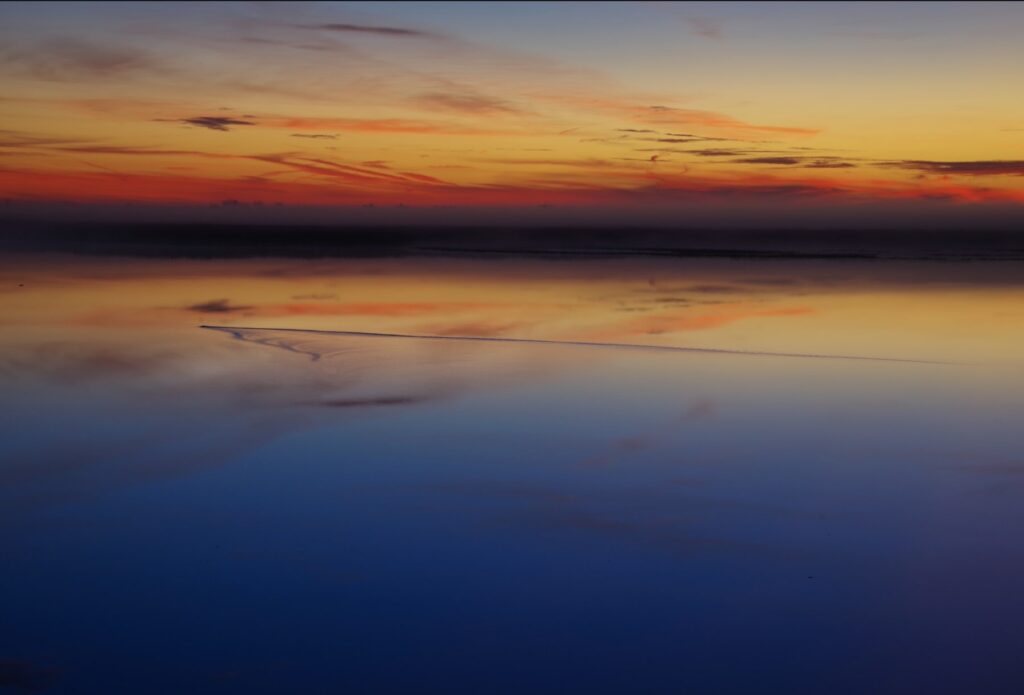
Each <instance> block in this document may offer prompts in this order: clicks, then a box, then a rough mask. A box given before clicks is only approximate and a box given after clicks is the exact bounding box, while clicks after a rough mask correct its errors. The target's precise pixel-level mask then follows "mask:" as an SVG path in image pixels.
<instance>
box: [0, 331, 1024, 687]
mask: <svg viewBox="0 0 1024 695" xmlns="http://www.w3.org/2000/svg"><path fill="white" fill-rule="evenodd" d="M119 330H122V332H121V333H118V339H119V341H121V343H122V344H126V343H131V344H133V345H135V346H136V347H137V346H139V345H145V346H148V347H147V350H148V351H146V350H142V351H141V352H140V351H139V350H135V351H134V352H132V351H127V352H124V353H123V354H122V353H117V352H116V351H113V350H114V348H111V347H110V346H109V344H107V346H106V347H105V348H103V349H104V350H107V352H102V351H100V352H97V350H99V348H94V349H87V348H86V346H85V345H84V344H83V345H81V346H80V347H81V353H80V354H79V353H77V352H74V351H71V352H68V351H67V350H65V352H62V353H60V354H59V355H57V356H54V354H52V353H49V352H46V351H42V350H37V351H36V352H35V353H31V352H30V353H25V352H18V351H16V350H15V348H13V347H8V348H7V350H8V361H7V362H6V363H5V364H6V366H7V368H6V369H5V371H4V380H5V382H6V384H7V386H6V387H5V389H4V391H3V396H2V403H3V412H4V413H5V415H4V416H3V420H2V423H0V434H2V436H3V441H4V442H5V444H4V450H5V452H6V453H5V455H4V463H3V467H2V468H0V476H2V477H0V484H2V488H0V504H2V507H0V509H2V511H0V522H2V526H0V529H2V530H0V553H2V555H0V556H2V563H3V571H2V573H0V596H2V597H3V599H2V601H3V608H2V610H0V685H7V686H9V687H10V688H11V689H12V691H16V690H18V689H19V688H20V689H21V690H25V691H29V690H32V689H37V690H45V691H46V692H53V693H76V694H77V693H246V694H249V693H285V692H288V693H341V692H358V693H380V692H431V693H433V692H438V693H451V692H460V693H461V692H466V693H562V692H587V693H591V692H593V693H750V692H758V693H761V692H764V693H968V692H970V693H1017V692H1021V691H1022V689H1024V667H1022V666H1021V661H1020V657H1019V646H1020V644H1021V641H1022V638H1024V596H1022V593H1021V588H1020V587H1021V586H1024V583H1022V582H1024V504H1022V503H1024V439H1022V438H1021V436H1020V425H1021V422H1022V421H1024V420H1022V418H1021V416H1022V414H1024V391H1022V390H1021V389H1019V388H1016V385H1017V384H1019V381H1017V378H1018V375H1019V372H1016V371H1012V370H1011V371H1006V370H1004V369H997V368H993V367H990V366H986V365H965V364H960V363H957V364H945V363H940V364H907V363H890V362H884V361H879V362H875V361H856V360H853V361H851V360H830V359H802V358H795V357H772V356H764V355H735V354H699V353H673V352H659V353H652V352H649V351H637V350H629V349H602V348H599V347H596V348H595V347H579V346H562V345H549V344H504V343H493V344H492V343H487V342H482V343H445V344H444V345H438V344H436V342H429V341H417V340H416V339H410V338H387V337H367V336H336V335H328V334H308V335H302V336H299V337H296V336H295V335H294V334H289V333H287V332H281V331H273V330H268V331H263V332H260V331H255V332H253V333H252V334H250V336H249V337H250V338H253V339H250V340H237V339H234V338H232V336H231V335H229V334H227V333H224V332H217V331H209V330H203V329H201V328H198V327H197V326H196V325H191V326H182V327H179V328H176V329H175V332H174V334H175V335H177V336H178V338H179V339H180V343H174V345H175V347H174V348H173V350H170V348H167V347H166V345H168V344H169V343H168V342H167V338H166V336H165V335H164V334H163V333H160V334H159V335H154V334H151V333H147V331H152V329H148V328H130V329H119ZM256 339H259V340H256ZM133 341H134V342H133ZM260 341H262V342H260ZM299 342H301V344H302V346H303V349H304V350H305V351H307V354H303V353H302V352H295V351H292V350H288V349H282V346H285V347H287V346H289V345H295V344H298V343H299ZM90 350H91V351H90ZM167 350H170V352H167ZM310 351H311V352H315V353H316V354H321V355H323V356H322V357H321V358H320V359H319V360H315V361H314V360H312V359H310V357H309V354H308V352H310ZM33 354H34V356H35V359H34V360H33V359H30V355H33ZM97 355H99V356H97ZM4 679H6V680H4Z"/></svg>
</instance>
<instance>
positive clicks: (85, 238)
mask: <svg viewBox="0 0 1024 695" xmlns="http://www.w3.org/2000/svg"><path fill="white" fill-rule="evenodd" d="M0 251H4V252H44V253H45V252H54V253H71V254H82V255H108V256H129V257H155V258H247V257H286V258H321V257H323V258H344V257H377V256H458V257H463V256H483V257H502V256H504V257H516V256H523V257H545V258H552V259H586V258H604V259H607V258H616V257H636V256H640V257H644V256H654V257H663V258H672V257H677V258H737V259H748V260H757V259H766V260H767V259H778V260H792V259H814V260H887V259H901V260H936V261H951V262H955V261H981V260H984V261H989V260H995V261H1000V260H1024V233H1016V232H1005V231H966V230H964V231H948V230H946V231H918V230H914V231H908V230H861V231H852V230H824V229H822V230H784V229H780V230H721V229H716V230H706V229H685V230H683V229H649V228H625V227H623V228H585V227H537V228H519V229H516V228H504V227H482V226H464V227H450V226H449V227H434V226H430V227H426V226H425V227H411V226H393V227H384V226H381V227H373V226H322V225H321V226H317V225H280V224H274V225H250V224H244V225H243V224H187V223H167V224H149V223H124V222H120V223H98V222H88V223H84V222H83V223H69V222H49V223H47V222H40V221H36V220H17V219H8V220H0Z"/></svg>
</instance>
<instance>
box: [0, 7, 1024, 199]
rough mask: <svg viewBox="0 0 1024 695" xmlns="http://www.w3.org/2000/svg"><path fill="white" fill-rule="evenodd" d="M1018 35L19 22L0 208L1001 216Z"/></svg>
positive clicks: (684, 25)
mask: <svg viewBox="0 0 1024 695" xmlns="http://www.w3.org/2000/svg"><path fill="white" fill-rule="evenodd" d="M1021 36H1024V5H1021V4H1018V3H972V4H968V3H892V4H886V3H822V4H811V3H654V2H640V3H628V4H627V3H431V2H409V3H331V2H325V3H273V2H270V3H241V2H240V3H209V4H207V3H181V4H175V3H66V4H64V3H13V2H8V3H2V4H0V85H2V88H0V198H4V199H7V200H9V201H25V200H28V201H54V200H59V201H78V202H103V203H123V202H134V203H137V202H145V203H161V204H210V203H222V202H223V201H225V200H232V201H241V202H245V203H256V202H260V203H264V204H273V203H283V204H286V205H300V206H328V207H330V206H338V207H339V208H343V207H349V208H351V207H359V206H368V205H374V206H384V207H387V206H397V205H405V206H410V207H422V206H429V207H436V206H445V207H448V208H454V209H458V208H470V207H472V208H477V209H479V208H481V207H483V208H506V207H536V206H552V207H556V208H571V209H584V210H588V211H595V210H596V211H599V212H600V211H601V210H606V209H612V208H614V209H616V210H646V211H650V210H652V209H653V210H657V211H662V212H665V213H666V214H669V213H672V212H682V211H686V210H690V211H700V210H705V211H707V210H714V209H717V208H719V207H721V206H723V205H729V206H733V207H735V206H741V207H744V206H745V208H746V209H747V210H753V211H756V210H758V209H760V208H759V206H772V205H798V206H808V207H813V208H815V209H829V208H830V206H831V207H833V208H835V209H837V210H838V209H841V208H844V206H851V205H852V206H855V207H857V206H860V207H871V206H880V207H883V208H884V207H885V206H886V205H889V206H892V205H899V206H903V207H904V208H906V206H908V205H909V206H911V207H913V206H915V205H918V206H921V208H922V209H925V208H927V209H928V210H941V209H945V208H948V207H950V206H956V207H957V209H958V210H960V209H963V208H964V207H965V206H966V207H969V208H971V209H973V210H977V211H1001V213H1000V214H1005V212H1006V211H1007V210H1011V211H1013V210H1016V209H1017V207H1018V206H1020V205H1021V204H1024V89H1021V74H1022V72H1024V41H1021V38H1020V37H1021ZM936 206H939V207H936ZM986 214H987V213H986ZM992 214H996V213H995V212H993V213H992Z"/></svg>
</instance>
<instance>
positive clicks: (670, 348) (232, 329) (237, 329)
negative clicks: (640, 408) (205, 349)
mask: <svg viewBox="0 0 1024 695" xmlns="http://www.w3.org/2000/svg"><path fill="white" fill-rule="evenodd" d="M199 328H205V329H207V330H211V331H224V332H227V333H231V334H233V335H234V336H235V337H236V338H239V339H243V340H244V338H243V336H242V335H241V331H279V332H288V333H314V334H317V335H344V336H350V337H354V338H406V339H410V340H459V341H463V342H465V341H475V342H482V343H525V344H530V345H571V346H574V347H599V348H617V349H626V350H651V351H658V352H701V353H711V354H718V355H748V356H757V357H803V358H809V359H819V360H866V361H871V362H903V363H911V364H956V363H955V362H941V361H936V360H914V359H905V358H900V357H865V356H862V355H815V354H810V353H799V352H767V351H761V350H729V349H726V348H698V347H684V346H676V345H637V344H635V343H598V342H588V341H582V340H543V339H540V338H493V337H483V336H460V335H413V334H409V333H370V332H365V331H328V330H319V329H315V328H259V327H252V326H211V325H207V324H202V325H200V326H199ZM289 349H292V350H293V351H295V352H300V351H297V350H294V348H289ZM303 354H307V353H303Z"/></svg>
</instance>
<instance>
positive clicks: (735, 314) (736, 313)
mask: <svg viewBox="0 0 1024 695" xmlns="http://www.w3.org/2000/svg"><path fill="white" fill-rule="evenodd" d="M813 313H815V311H814V309H811V308H810V307H802V306H800V307H782V308H779V309H749V308H745V307H742V306H734V308H732V309H723V310H720V311H716V312H714V313H707V314H697V315H691V314H689V313H682V314H680V313H673V314H658V315H656V316H643V317H641V318H638V319H633V320H631V321H627V322H626V323H624V324H622V325H620V326H618V327H614V328H612V329H609V330H607V331H603V332H600V333H599V334H597V335H594V334H589V335H587V336H586V337H587V339H593V340H610V339H614V338H623V337H629V336H638V335H660V334H662V333H676V332H679V331H704V330H709V329H712V328H721V327H722V326H727V325H729V324H732V323H736V322H737V321H744V320H746V319H751V318H764V317H777V316H806V315H810V314H813Z"/></svg>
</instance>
